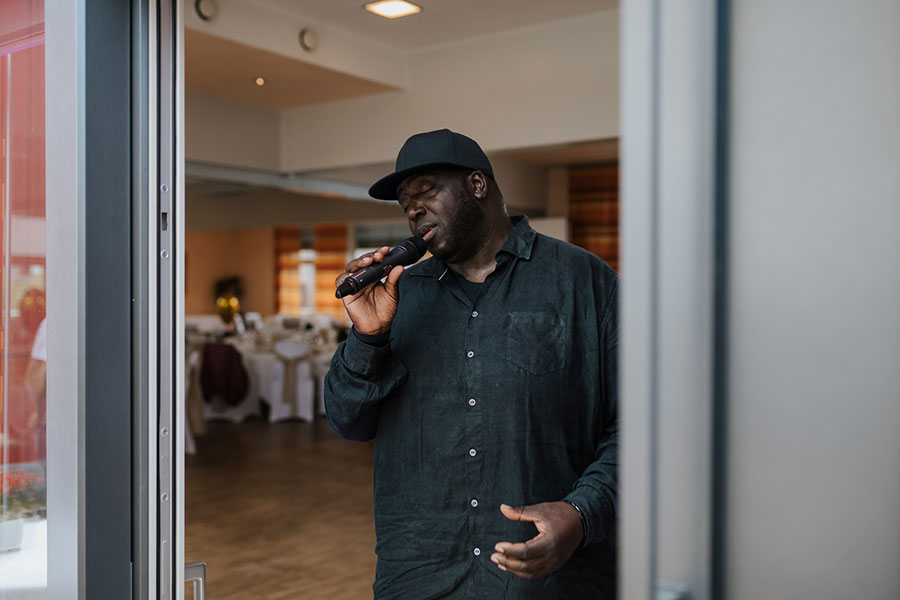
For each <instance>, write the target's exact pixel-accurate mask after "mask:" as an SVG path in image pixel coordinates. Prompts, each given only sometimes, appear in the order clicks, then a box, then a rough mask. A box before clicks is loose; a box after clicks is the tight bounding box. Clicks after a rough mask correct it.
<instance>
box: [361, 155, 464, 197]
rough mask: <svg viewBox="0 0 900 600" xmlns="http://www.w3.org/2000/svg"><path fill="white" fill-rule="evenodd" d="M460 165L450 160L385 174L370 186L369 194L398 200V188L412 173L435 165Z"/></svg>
mask: <svg viewBox="0 0 900 600" xmlns="http://www.w3.org/2000/svg"><path fill="white" fill-rule="evenodd" d="M458 166H460V165H457V164H454V163H448V162H436V163H427V164H424V165H416V166H415V167H410V168H408V169H403V170H402V171H395V172H393V173H391V174H390V175H385V176H384V177H382V178H381V179H379V180H378V181H376V182H375V183H373V184H372V187H370V188H369V195H370V196H372V197H373V198H375V199H376V200H397V188H398V187H399V186H400V184H401V183H403V180H404V179H406V178H407V177H409V176H410V175H415V174H416V173H421V172H422V171H427V170H429V169H433V168H435V167H458Z"/></svg>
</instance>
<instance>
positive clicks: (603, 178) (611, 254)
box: [569, 163, 619, 271]
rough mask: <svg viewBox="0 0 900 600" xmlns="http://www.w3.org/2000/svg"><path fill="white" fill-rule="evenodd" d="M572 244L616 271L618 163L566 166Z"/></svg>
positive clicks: (617, 248)
mask: <svg viewBox="0 0 900 600" xmlns="http://www.w3.org/2000/svg"><path fill="white" fill-rule="evenodd" d="M569 222H570V224H571V226H572V243H574V244H575V245H577V246H581V247H582V248H584V249H585V250H588V251H589V252H593V253H594V254H596V255H597V256H599V257H600V258H602V259H603V260H605V261H606V262H607V263H608V264H609V266H611V267H612V268H613V269H615V270H617V271H618V270H619V164H618V163H607V164H598V165H588V166H583V167H572V168H570V169H569Z"/></svg>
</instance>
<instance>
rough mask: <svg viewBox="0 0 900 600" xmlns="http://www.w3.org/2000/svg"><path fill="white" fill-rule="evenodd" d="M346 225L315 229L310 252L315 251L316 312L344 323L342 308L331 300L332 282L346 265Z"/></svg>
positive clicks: (341, 304) (337, 224) (336, 299)
mask: <svg viewBox="0 0 900 600" xmlns="http://www.w3.org/2000/svg"><path fill="white" fill-rule="evenodd" d="M347 241H348V237H347V224H346V223H333V224H328V225H316V226H315V227H314V228H313V249H315V251H316V294H315V306H316V312H317V313H321V314H327V315H331V316H333V317H335V318H338V319H345V318H346V313H345V312H344V305H343V303H342V302H341V301H340V300H339V299H338V298H335V297H334V280H335V279H337V277H338V275H340V274H341V273H343V272H344V267H345V266H346V265H347V251H348V248H347Z"/></svg>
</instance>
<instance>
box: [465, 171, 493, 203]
mask: <svg viewBox="0 0 900 600" xmlns="http://www.w3.org/2000/svg"><path fill="white" fill-rule="evenodd" d="M468 179H469V186H471V189H472V193H473V194H475V197H476V198H478V199H479V200H484V199H485V198H487V196H488V182H487V175H485V174H484V173H482V172H481V171H472V172H471V173H469V178H468Z"/></svg>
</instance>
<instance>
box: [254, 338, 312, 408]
mask: <svg viewBox="0 0 900 600" xmlns="http://www.w3.org/2000/svg"><path fill="white" fill-rule="evenodd" d="M274 350H275V357H276V359H277V362H276V363H274V364H272V365H271V367H270V368H271V369H272V371H273V372H272V377H271V378H269V380H268V381H267V385H266V386H265V388H264V390H263V398H264V399H265V401H266V403H268V405H269V407H270V411H269V421H271V422H273V423H274V422H275V421H281V420H284V419H292V418H295V419H301V420H303V421H312V420H313V417H314V416H315V407H314V405H313V403H314V398H315V382H314V379H313V375H312V369H311V367H310V362H309V360H308V357H309V345H307V344H305V343H303V342H300V341H296V340H282V341H280V342H277V343H276V344H275V346H274Z"/></svg>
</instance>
